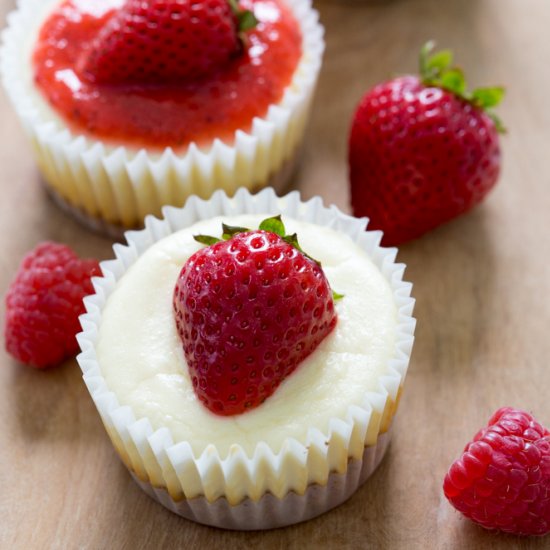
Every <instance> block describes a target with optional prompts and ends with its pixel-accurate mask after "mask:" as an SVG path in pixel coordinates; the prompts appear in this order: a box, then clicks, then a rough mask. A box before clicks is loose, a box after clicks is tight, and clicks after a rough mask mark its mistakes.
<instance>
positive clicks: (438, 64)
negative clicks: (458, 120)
mask: <svg viewBox="0 0 550 550" xmlns="http://www.w3.org/2000/svg"><path fill="white" fill-rule="evenodd" d="M434 46H435V44H434V42H433V41H429V42H426V44H424V46H422V48H421V49H420V76H421V77H422V82H423V83H424V84H425V85H426V86H437V87H439V88H443V89H444V90H447V91H449V92H451V93H453V94H455V95H456V96H458V97H461V98H462V99H465V100H466V101H468V102H470V103H471V104H472V105H475V106H476V107H479V108H480V109H483V110H484V111H485V112H486V113H487V114H488V115H489V117H491V119H492V121H493V122H494V124H495V128H496V129H497V132H499V133H505V132H506V129H505V128H504V126H503V124H502V122H501V120H500V119H499V118H498V116H497V115H496V114H495V113H494V112H493V111H492V108H493V107H496V106H497V105H498V104H499V103H500V102H501V101H502V99H503V98H504V94H505V90H504V88H503V87H502V86H493V87H485V88H477V89H475V90H473V91H472V92H469V91H468V86H467V83H466V77H465V76H464V72H463V71H462V69H461V68H459V67H456V66H453V54H452V52H451V50H441V51H438V52H434V53H432V51H433V49H434Z"/></svg>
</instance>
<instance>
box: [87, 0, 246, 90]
mask: <svg viewBox="0 0 550 550" xmlns="http://www.w3.org/2000/svg"><path fill="white" fill-rule="evenodd" d="M255 24H256V20H255V18H254V16H253V14H252V13H251V12H250V11H246V10H240V8H239V7H238V5H237V3H236V0H231V2H230V1H228V0H127V1H126V3H125V4H124V5H123V7H122V8H121V9H120V10H118V11H116V12H115V13H114V14H113V16H112V17H111V18H110V19H109V21H108V23H107V24H106V25H105V27H103V29H102V30H101V32H100V33H99V34H98V35H97V37H96V39H95V40H94V41H93V42H92V44H91V45H90V47H89V49H88V50H87V51H85V52H84V53H83V56H82V58H81V59H80V62H79V64H78V67H77V70H78V71H79V72H80V73H81V74H83V75H84V76H85V77H87V78H88V79H91V80H93V81H95V82H98V83H109V84H117V83H140V84H143V83H147V84H155V83H170V82H178V81H181V80H197V79H200V78H202V77H204V76H205V75H207V74H209V73H211V72H212V71H213V70H215V69H216V68H220V67H223V66H224V64H225V63H227V62H228V61H229V60H230V59H231V58H232V57H233V56H236V55H239V53H240V52H241V51H242V43H241V40H240V38H239V32H241V31H245V30H247V29H249V28H251V27H253V26H254V25H255Z"/></svg>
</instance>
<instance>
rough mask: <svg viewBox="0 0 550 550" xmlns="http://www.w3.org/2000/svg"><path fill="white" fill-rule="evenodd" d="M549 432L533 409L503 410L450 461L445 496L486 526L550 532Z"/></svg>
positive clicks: (516, 531) (509, 530) (519, 532)
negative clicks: (533, 412)
mask: <svg viewBox="0 0 550 550" xmlns="http://www.w3.org/2000/svg"><path fill="white" fill-rule="evenodd" d="M549 436H550V432H549V431H548V430H547V429H546V428H544V427H543V426H541V425H540V424H539V423H538V422H537V421H536V420H535V419H534V418H533V417H532V416H531V415H530V414H529V413H527V412H524V411H521V410H517V409H512V408H511V407H504V408H502V409H499V410H498V411H497V412H496V413H495V414H494V415H493V416H492V418H491V420H489V424H488V426H487V427H486V428H484V429H482V430H480V431H479V432H478V433H477V435H476V436H475V437H474V440H473V441H472V442H471V443H468V445H466V448H465V449H464V454H463V455H462V456H461V457H460V458H459V459H458V460H457V461H455V462H454V463H453V465H452V466H451V468H450V470H449V472H448V473H447V475H446V476H445V481H444V483H443V491H444V492H445V496H446V497H447V498H448V499H449V500H450V502H451V504H452V505H453V506H454V507H455V508H456V509H457V510H459V511H460V512H462V513H463V514H464V515H465V516H466V517H468V518H470V519H471V520H473V521H475V522H476V523H479V524H480V525H482V526H483V527H486V528H487V529H499V530H501V531H505V532H506V533H514V534H516V535H544V534H546V533H548V532H550V437H549Z"/></svg>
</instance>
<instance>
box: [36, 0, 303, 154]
mask: <svg viewBox="0 0 550 550" xmlns="http://www.w3.org/2000/svg"><path fill="white" fill-rule="evenodd" d="M121 3H122V2H121V0H95V1H94V2H92V3H89V2H88V3H86V2H81V1H79V0H66V1H65V2H63V3H62V4H61V5H60V6H59V7H58V8H57V9H56V10H55V11H54V12H53V13H52V14H51V15H50V17H49V19H47V20H46V22H45V23H44V24H43V26H42V28H41V31H40V35H39V38H38V41H37V44H36V47H35V51H34V56H33V62H34V79H35V82H36V84H37V86H38V88H39V89H40V90H41V92H42V93H43V94H44V95H45V97H46V98H47V99H48V101H49V103H50V104H51V105H52V107H53V108H54V109H55V110H56V111H57V112H58V113H59V114H60V115H61V116H62V117H63V118H64V120H65V122H66V123H67V125H68V126H69V127H70V128H71V129H72V130H73V132H75V133H78V134H81V133H84V134H86V135H88V136H90V137H94V138H97V139H101V140H104V141H107V142H111V143H113V144H124V145H127V146H134V147H147V148H149V149H151V148H153V149H163V148H165V147H172V148H173V149H181V148H184V147H186V146H187V145H189V143H191V142H196V143H197V144H199V145H207V144H209V143H210V142H211V141H212V140H213V139H214V138H220V139H222V140H224V141H226V142H229V143H230V142H231V141H232V139H233V135H234V133H235V131H236V130H238V129H241V130H244V131H248V130H250V127H251V124H252V120H253V118H254V117H255V116H260V117H261V116H264V115H265V114H266V112H267V108H268V106H269V105H270V104H273V103H277V102H279V101H280V99H281V98H282V95H283V92H284V89H285V87H286V86H287V85H288V84H289V83H290V81H291V79H292V75H293V73H294V71H295V69H296V66H297V64H298V61H299V59H300V56H301V51H302V50H301V41H302V37H301V33H300V28H299V25H298V23H297V21H296V20H295V19H294V17H293V15H292V14H291V12H290V10H289V9H288V8H287V7H286V6H284V5H283V4H282V3H281V2H280V0H246V1H245V0H243V1H242V2H241V6H242V7H243V8H248V9H254V12H255V15H256V17H257V18H258V19H259V21H260V23H259V24H258V25H257V26H256V28H254V29H252V30H250V31H248V32H247V33H246V40H247V47H246V49H245V52H244V53H243V55H241V56H240V57H238V58H236V59H235V60H233V61H232V62H231V63H229V64H227V65H226V66H224V67H221V68H220V69H219V71H218V72H216V73H215V74H212V75H210V76H209V77H206V78H204V79H202V80H200V81H197V82H185V83H182V84H178V85H174V84H172V85H163V84H154V85H151V84H149V85H147V84H145V85H136V84H134V85H107V84H103V85H100V84H94V83H92V82H90V81H88V80H87V79H86V78H85V77H84V76H83V75H80V74H77V73H76V72H75V71H76V65H77V60H78V58H79V57H80V56H81V55H82V52H83V51H85V50H86V48H88V47H89V45H90V43H91V42H92V40H93V38H94V37H95V35H96V34H97V33H98V32H99V30H100V29H101V27H102V26H103V25H104V24H105V22H106V21H107V20H108V19H109V17H110V15H112V13H113V11H114V10H115V9H116V8H117V7H119V6H120V5H121ZM86 10H88V11H86Z"/></svg>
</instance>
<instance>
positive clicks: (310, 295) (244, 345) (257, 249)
mask: <svg viewBox="0 0 550 550" xmlns="http://www.w3.org/2000/svg"><path fill="white" fill-rule="evenodd" d="M174 310H175V314H176V325H177V328H178V332H179V335H180V337H181V339H182V341H183V349H184V353H185V357H186V359H187V363H188V366H189V371H190V374H191V379H192V382H193V387H194V389H195V392H196V393H197V395H198V397H199V399H200V400H201V401H202V402H203V403H204V405H205V406H206V407H208V409H210V410H211V411H212V412H215V413H216V414H220V415H233V414H240V413H242V412H244V411H245V410H247V409H251V408H254V407H257V406H258V405H260V404H261V403H262V402H263V401H264V400H265V399H266V398H267V397H269V396H270V395H271V394H272V393H273V392H274V391H275V390H276V388H277V387H278V386H279V384H280V383H281V382H282V381H283V380H284V379H285V378H286V377H287V376H288V375H289V374H290V373H292V372H293V371H294V369H296V367H297V366H298V365H299V363H300V362H301V361H303V360H304V359H305V358H306V357H307V356H308V355H309V354H310V353H311V352H312V351H313V350H315V348H316V347H317V346H318V345H319V343H320V342H321V341H322V340H323V339H324V338H325V337H326V336H327V335H328V334H329V333H330V332H331V330H332V329H333V328H334V326H335V325H336V312H335V310H334V303H333V299H332V293H331V289H330V286H329V283H328V281H327V279H326V277H325V275H324V273H323V271H322V269H321V268H320V266H319V265H318V264H317V263H316V262H315V261H314V260H312V259H310V258H308V257H306V256H305V255H304V254H303V253H302V252H300V251H298V250H297V249H296V248H295V247H294V246H293V245H291V244H289V243H288V242H286V241H285V240H284V239H283V237H281V236H279V235H277V234H275V233H271V232H267V231H260V230H258V231H249V232H245V233H238V234H236V235H235V236H233V237H231V238H230V239H229V240H227V241H222V242H218V243H216V244H214V245H212V246H209V247H208V248H203V249H201V250H199V251H198V252H197V253H195V254H194V255H193V256H191V258H189V260H188V261H187V263H186V264H185V265H184V267H183V269H182V270H181V273H180V276H179V278H178V281H177V284H176V288H175V291H174Z"/></svg>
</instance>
